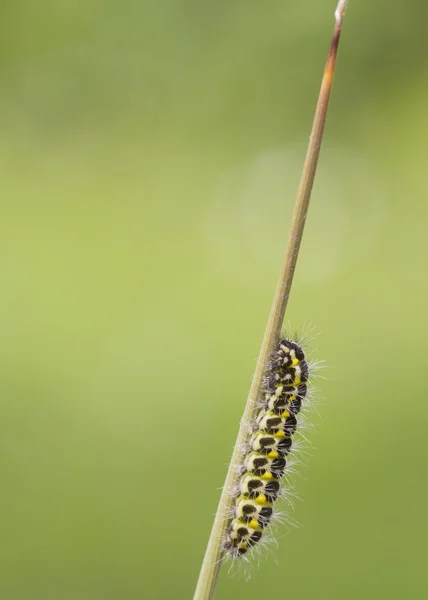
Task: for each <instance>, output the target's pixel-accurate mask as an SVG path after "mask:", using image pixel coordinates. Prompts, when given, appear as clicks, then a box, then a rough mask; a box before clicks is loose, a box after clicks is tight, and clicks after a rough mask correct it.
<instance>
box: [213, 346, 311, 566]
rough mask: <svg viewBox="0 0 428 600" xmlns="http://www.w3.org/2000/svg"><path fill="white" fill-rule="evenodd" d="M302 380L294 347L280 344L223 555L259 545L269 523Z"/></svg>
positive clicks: (303, 390)
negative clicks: (225, 552) (225, 551)
mask: <svg viewBox="0 0 428 600" xmlns="http://www.w3.org/2000/svg"><path fill="white" fill-rule="evenodd" d="M308 376H309V365H308V363H307V361H306V359H305V354H304V352H303V350H302V348H301V347H300V345H299V344H298V343H297V342H293V341H291V340H289V339H286V338H281V339H280V340H279V342H278V346H277V349H276V351H275V353H274V356H273V358H272V360H271V361H270V365H269V370H268V373H267V378H266V386H265V394H264V400H263V403H262V405H261V407H260V410H259V411H258V413H257V415H256V417H255V419H254V422H253V424H252V434H251V438H250V442H249V446H248V450H247V452H246V454H245V457H244V460H243V464H242V471H241V475H240V479H239V489H238V490H237V494H236V498H235V500H234V505H233V514H232V520H231V523H230V525H229V527H228V530H227V534H226V540H225V549H226V550H227V551H228V552H229V553H230V554H232V556H234V557H239V556H242V555H244V554H245V553H246V552H248V550H249V549H251V548H252V547H253V546H254V545H255V544H257V543H258V542H259V541H260V540H261V538H262V535H263V530H264V529H265V527H266V526H267V525H268V524H269V522H270V520H271V518H272V515H273V512H274V504H275V501H276V500H277V498H278V496H279V495H280V492H281V480H282V478H283V476H284V473H285V471H286V468H287V456H288V454H289V453H290V451H291V446H292V442H293V434H294V433H295V431H296V428H297V419H296V416H297V414H298V413H299V412H300V409H301V406H302V400H303V399H304V398H305V396H306V394H307V386H306V382H307V381H308Z"/></svg>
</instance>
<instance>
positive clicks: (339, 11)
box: [334, 0, 348, 25]
mask: <svg viewBox="0 0 428 600" xmlns="http://www.w3.org/2000/svg"><path fill="white" fill-rule="evenodd" d="M347 4H348V0H339V4H338V5H337V8H336V12H335V13H334V17H335V19H336V23H337V24H338V25H341V24H342V19H343V17H344V15H345V10H346V6H347Z"/></svg>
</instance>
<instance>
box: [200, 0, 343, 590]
mask: <svg viewBox="0 0 428 600" xmlns="http://www.w3.org/2000/svg"><path fill="white" fill-rule="evenodd" d="M346 5H347V0H340V1H339V4H338V6H337V9H336V12H335V19H336V24H335V27H334V33H333V38H332V41H331V45H330V51H329V54H328V58H327V62H326V66H325V69H324V74H323V78H322V83H321V90H320V93H319V97H318V102H317V106H316V110H315V116H314V122H313V125H312V131H311V136H310V139H309V144H308V149H307V153H306V158H305V163H304V166H303V171H302V177H301V180H300V186H299V190H298V194H297V200H296V205H295V208H294V214H293V218H292V222H291V228H290V232H289V237H288V244H287V249H286V252H285V257H284V263H283V266H282V269H281V273H280V276H279V280H278V284H277V288H276V291H275V296H274V300H273V303H272V308H271V311H270V315H269V320H268V323H267V326H266V331H265V335H264V338H263V342H262V346H261V349H260V354H259V358H258V361H257V366H256V370H255V373H254V377H253V381H252V384H251V389H250V392H249V395H248V400H247V403H246V406H245V409H244V413H243V416H242V419H241V424H240V428H239V432H238V437H237V439H236V444H235V448H234V451H233V455H232V459H231V462H230V465H229V469H228V472H227V476H226V480H225V482H224V486H223V491H222V494H221V497H220V502H219V505H218V510H217V514H216V517H215V519H214V523H213V527H212V530H211V534H210V538H209V540H208V545H207V549H206V552H205V557H204V560H203V563H202V567H201V571H200V574H199V580H198V584H197V587H196V591H195V595H194V600H212V598H213V597H214V591H215V586H216V582H217V578H218V574H219V570H220V566H221V562H222V561H221V558H222V555H223V538H224V534H225V530H226V527H227V524H228V521H229V517H228V515H229V514H230V509H231V506H232V502H233V498H232V497H231V489H232V488H233V486H234V484H235V482H236V477H237V470H238V469H237V466H238V465H239V464H240V462H241V460H242V448H243V447H244V445H245V443H246V442H247V441H248V435H249V434H248V423H250V422H251V420H252V418H253V416H254V412H255V409H256V408H257V401H258V399H259V398H260V396H261V393H262V387H263V377H264V374H265V372H266V365H267V363H268V361H269V357H270V356H271V354H272V351H273V349H274V347H275V345H276V343H277V340H278V338H279V336H280V333H281V328H282V324H283V321H284V316H285V310H286V307H287V303H288V299H289V297H290V291H291V284H292V282H293V276H294V271H295V268H296V263H297V257H298V254H299V249H300V243H301V241H302V236H303V230H304V226H305V222H306V216H307V212H308V207H309V200H310V197H311V192H312V186H313V183H314V178H315V172H316V168H317V163H318V157H319V153H320V148H321V141H322V137H323V132H324V125H325V121H326V115H327V109H328V103H329V99H330V92H331V87H332V83H333V76H334V69H335V65H336V56H337V49H338V45H339V39H340V33H341V29H342V22H343V17H344V13H345V9H346Z"/></svg>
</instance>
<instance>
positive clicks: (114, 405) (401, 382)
mask: <svg viewBox="0 0 428 600" xmlns="http://www.w3.org/2000/svg"><path fill="white" fill-rule="evenodd" d="M334 9H335V0H329V1H326V2H316V1H315V0H293V1H290V0H288V1H286V0H265V1H264V2H260V0H258V1H255V0H245V1H244V0H229V1H228V2H222V1H220V2H204V1H202V2H201V1H199V2H196V1H194V0H176V1H173V0H157V1H152V2H148V1H143V2H141V1H135V0H134V1H133V0H124V1H123V2H108V1H107V2H96V1H91V0H89V1H88V0H86V1H85V2H83V1H80V0H73V1H71V0H64V1H62V2H55V1H54V0H38V1H37V2H36V1H35V0H24V2H19V3H9V4H6V3H3V5H2V9H1V14H2V16H1V19H0V45H1V52H0V65H1V66H0V83H1V88H0V89H1V92H0V114H1V117H0V118H1V131H2V133H1V136H0V156H1V161H0V165H1V166H0V168H1V190H2V191H1V215H2V217H1V222H0V261H1V263H0V280H1V294H0V327H1V337H2V344H1V345H0V352H1V363H0V364H1V415H0V417H1V418H0V423H1V432H0V443H1V455H0V456H1V462H2V469H1V473H2V486H1V487H2V491H1V500H0V513H1V516H0V531H1V537H0V540H1V541H0V557H1V560H0V571H1V576H0V596H1V598H4V599H5V600H21V599H23V600H51V599H52V600H53V599H55V600H59V599H61V600H116V599H122V598H126V599H127V600H133V599H137V598H138V599H140V598H144V599H150V600H151V599H154V600H155V599H156V600H164V599H169V598H174V599H178V600H181V599H183V600H184V599H189V598H191V597H192V594H193V591H194V586H195V584H196V580H197V575H198V571H199V567H200V564H201V561H202V557H203V553H204V548H205V544H206V542H207V539H208V534H209V530H210V527H211V523H212V519H213V514H214V512H215V509H216V506H217V501H218V498H219V488H220V486H221V485H222V482H223V479H224V475H225V472H226V464H227V462H228V460H229V458H230V454H231V450H232V446H233V443H234V440H235V436H236V432H237V428H238V424H239V419H240V415H241V413H242V409H243V405H244V402H245V398H246V394H247V392H248V388H249V384H250V381H251V376H252V373H253V369H254V366H255V359H256V356H257V354H258V350H259V346H260V341H261V338H262V335H263V331H264V327H265V323H266V319H267V315H268V311H269V308H270V304H271V300H272V296H273V291H274V288H275V285H276V280H277V276H278V272H279V268H280V264H281V261H282V255H283V250H284V247H285V240H286V236H287V231H288V226H289V221H290V215H291V211H292V206H293V203H294V198H295V193H296V188H297V185H298V181H299V176H300V169H301V165H302V160H303V156H304V152H305V146H306V142H307V138H308V134H309V130H310V125H311V122H312V116H313V109H314V106H315V101H316V97H317V94H318V89H319V84H320V80H321V74H322V69H323V66H324V61H325V58H326V54H327V50H328V45H329V41H330V36H331V33H332V28H333V12H334ZM427 19H428V5H427V4H426V3H425V2H424V1H423V0H419V1H416V0H395V2H393V3H391V2H389V1H387V0H379V1H378V2H370V1H369V0H359V1H358V2H353V1H352V0H351V1H350V7H349V10H348V14H347V19H346V22H345V26H344V32H343V38H342V45H341V49H340V55H339V60H338V69H337V73H336V80H335V86H334V91H333V96H332V103H331V110H330V114H329V119H328V122H327V129H326V136H325V140H324V146H323V152H322V155H321V159H320V163H319V171H318V176H317V180H316V184H315V187H314V195H313V204H312V206H311V209H310V213H309V220H308V224H307V229H306V232H305V237H304V243H303V248H302V254H301V258H300V260H299V264H298V269H297V274H296V278H295V285H294V289H293V294H292V300H291V303H290V306H289V311H288V314H287V320H289V321H290V322H291V324H292V329H293V330H295V329H296V330H299V329H302V328H305V326H307V325H308V324H312V325H314V326H315V327H316V332H320V333H321V334H320V335H318V336H317V337H316V338H315V340H314V342H313V343H312V355H313V356H315V357H316V358H318V359H322V360H325V361H326V369H325V370H324V371H323V375H325V376H326V379H319V381H318V383H317V387H318V394H319V396H320V397H322V398H321V399H320V400H319V407H318V408H319V412H320V414H321V417H322V418H319V417H318V416H317V415H316V413H314V415H313V418H312V421H313V422H314V424H315V429H314V431H309V432H308V435H309V437H310V440H311V442H312V444H313V446H312V450H311V455H312V456H311V457H310V458H309V459H307V463H308V465H307V467H305V468H303V469H302V473H303V475H304V478H298V479H297V480H296V487H297V492H298V494H299V496H300V497H301V498H302V499H303V500H304V502H297V506H296V511H295V513H294V514H293V515H292V518H293V519H295V520H297V521H298V522H299V523H300V524H301V527H300V529H294V528H292V527H291V528H290V527H289V528H287V527H281V528H280V529H279V531H278V533H277V537H278V538H279V547H278V549H277V550H276V549H275V548H274V549H273V558H272V554H269V553H267V555H266V558H265V559H263V558H262V560H261V565H260V567H259V568H258V567H257V566H256V567H255V568H254V569H253V570H252V578H251V580H250V581H249V582H247V583H246V582H245V579H244V577H243V576H242V574H241V573H239V572H238V573H237V574H236V576H233V574H232V576H231V575H230V574H228V572H227V569H224V570H223V572H222V575H221V579H220V582H219V586H218V590H217V596H216V598H218V599H219V600H227V599H232V598H233V599H236V598H245V600H253V599H260V598H261V597H268V596H269V597H270V596H277V597H281V598H282V597H288V596H290V597H292V598H299V599H300V600H306V599H312V598H317V599H318V600H324V599H325V600H327V599H331V598H346V599H354V598H355V599H358V600H360V599H361V598H368V599H370V598H376V599H379V598H386V597H388V598H390V599H395V598H397V599H398V598H400V599H401V598H412V599H416V598H426V597H427V592H426V582H425V572H426V565H425V563H426V552H425V547H426V538H427V535H428V522H427V513H426V504H427V491H428V490H427V487H428V485H427V475H426V462H427V457H428V439H427V435H426V425H424V423H426V419H427V417H428V408H427V402H426V396H427V389H428V386H427V382H426V381H425V380H424V379H423V377H420V375H421V373H422V374H423V370H424V368H425V367H424V364H425V360H426V347H427V343H426V339H427V333H428V322H427V318H426V306H427V300H428V283H427V241H426V221H427V218H428V203H427V201H426V187H427V186H426V174H427V167H426V148H427V136H428V122H427V102H428V52H427V41H426V22H427ZM274 558H275V559H276V562H275V560H274Z"/></svg>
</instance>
